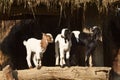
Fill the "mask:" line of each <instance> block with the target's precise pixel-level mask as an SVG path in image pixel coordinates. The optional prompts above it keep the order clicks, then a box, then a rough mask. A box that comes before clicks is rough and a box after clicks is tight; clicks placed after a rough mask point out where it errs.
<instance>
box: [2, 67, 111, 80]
mask: <svg viewBox="0 0 120 80" xmlns="http://www.w3.org/2000/svg"><path fill="white" fill-rule="evenodd" d="M110 69H111V68H110V67H79V66H76V67H70V68H68V67H65V68H60V67H45V66H44V67H42V68H41V69H39V70H38V69H36V68H33V69H25V70H15V71H13V75H14V78H15V80H48V79H51V80H61V79H62V80H73V79H74V80H107V79H108V77H109V76H108V73H109V71H110ZM0 79H3V76H2V71H1V72H0Z"/></svg>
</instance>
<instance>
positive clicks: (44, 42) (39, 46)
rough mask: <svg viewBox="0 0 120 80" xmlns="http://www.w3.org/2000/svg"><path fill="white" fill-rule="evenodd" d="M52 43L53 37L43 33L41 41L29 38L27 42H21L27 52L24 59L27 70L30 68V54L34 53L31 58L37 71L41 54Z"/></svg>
mask: <svg viewBox="0 0 120 80" xmlns="http://www.w3.org/2000/svg"><path fill="white" fill-rule="evenodd" d="M52 42H53V36H52V35H51V34H50V33H43V34H42V39H41V40H38V39H35V38H30V39H28V40H27V41H23V44H24V46H25V47H26V51H27V57H26V59H27V63H28V66H29V68H32V64H31V61H30V59H31V55H32V52H35V54H34V56H33V62H34V64H35V66H36V67H37V69H39V68H40V67H41V58H42V57H43V53H44V52H45V51H46V49H47V46H48V44H49V43H52Z"/></svg>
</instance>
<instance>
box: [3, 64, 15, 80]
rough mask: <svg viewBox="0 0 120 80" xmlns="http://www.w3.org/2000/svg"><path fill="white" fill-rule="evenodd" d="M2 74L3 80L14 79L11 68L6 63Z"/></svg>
mask: <svg viewBox="0 0 120 80" xmlns="http://www.w3.org/2000/svg"><path fill="white" fill-rule="evenodd" d="M3 75H4V76H5V80H15V79H14V78H13V74H12V68H11V67H10V65H7V66H6V67H5V68H3Z"/></svg>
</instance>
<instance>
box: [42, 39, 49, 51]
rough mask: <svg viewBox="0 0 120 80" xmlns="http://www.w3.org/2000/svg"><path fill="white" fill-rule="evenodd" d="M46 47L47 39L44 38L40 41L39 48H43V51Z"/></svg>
mask: <svg viewBox="0 0 120 80" xmlns="http://www.w3.org/2000/svg"><path fill="white" fill-rule="evenodd" d="M47 46H48V41H47V39H46V38H45V37H44V38H42V39H41V47H42V48H44V49H46V48H47Z"/></svg>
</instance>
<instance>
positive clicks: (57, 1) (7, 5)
mask: <svg viewBox="0 0 120 80" xmlns="http://www.w3.org/2000/svg"><path fill="white" fill-rule="evenodd" d="M86 3H95V4H96V5H97V7H98V8H99V7H101V6H102V7H103V6H104V7H107V5H108V4H111V3H120V1H119V0H0V15H2V16H3V17H0V18H4V17H9V16H15V15H23V14H45V13H48V14H49V15H50V14H57V13H58V12H60V7H61V6H62V7H64V6H70V7H72V8H79V7H81V6H80V4H83V5H84V6H85V5H86Z"/></svg>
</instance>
